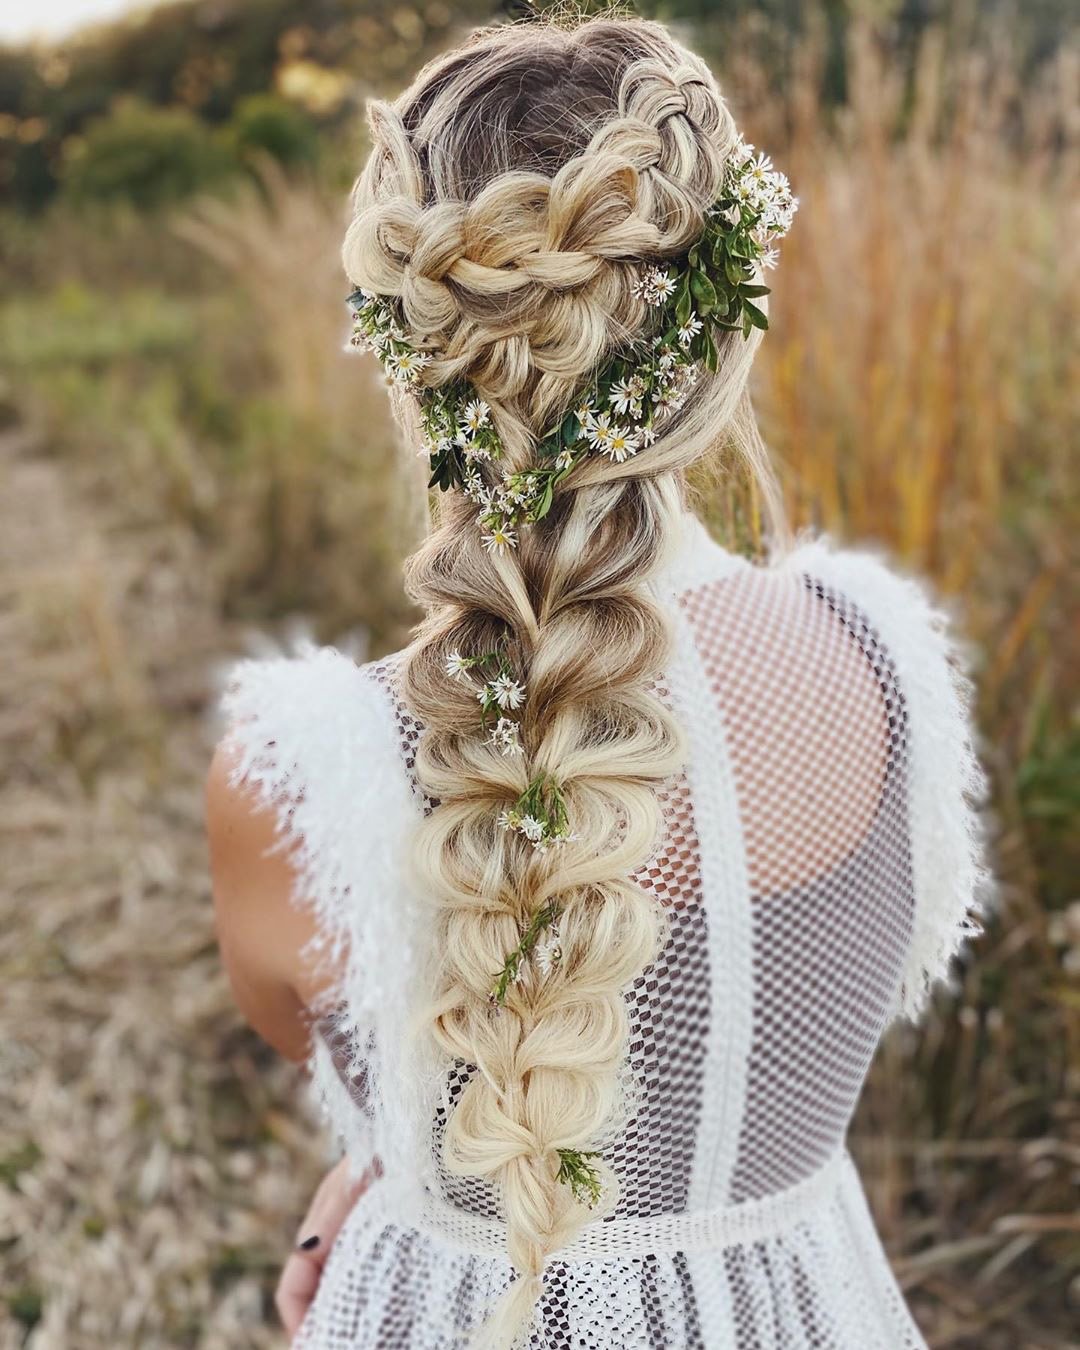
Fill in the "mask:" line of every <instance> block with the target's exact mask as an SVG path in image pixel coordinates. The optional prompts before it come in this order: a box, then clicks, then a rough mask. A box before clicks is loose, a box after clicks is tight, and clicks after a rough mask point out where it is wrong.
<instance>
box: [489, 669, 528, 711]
mask: <svg viewBox="0 0 1080 1350" xmlns="http://www.w3.org/2000/svg"><path fill="white" fill-rule="evenodd" d="M489 688H490V689H491V692H492V697H493V698H494V699H495V702H496V703H497V704H498V705H499V707H500V708H510V709H511V710H513V709H515V708H520V707H521V705H522V704H523V703H524V702H525V688H524V686H523V685H520V684H518V682H517V680H514V679H511V677H510V676H509V675H496V677H495V678H494V679H493V680H492V681H491V684H490V685H489Z"/></svg>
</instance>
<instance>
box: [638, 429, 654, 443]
mask: <svg viewBox="0 0 1080 1350" xmlns="http://www.w3.org/2000/svg"><path fill="white" fill-rule="evenodd" d="M655 440H656V432H655V431H654V430H653V429H652V427H642V428H641V444H642V445H643V446H650V445H652V444H653V442H654V441H655Z"/></svg>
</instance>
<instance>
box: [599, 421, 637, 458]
mask: <svg viewBox="0 0 1080 1350" xmlns="http://www.w3.org/2000/svg"><path fill="white" fill-rule="evenodd" d="M639 445H640V442H639V441H638V438H637V436H635V435H634V433H633V432H631V431H628V430H627V429H626V427H612V429H611V435H610V436H609V437H608V440H607V444H606V445H603V446H601V447H600V448H601V450H602V452H603V453H604V454H605V455H607V456H608V458H609V459H611V460H613V461H614V462H615V463H616V464H622V463H623V462H624V461H625V460H628V459H629V458H630V457H631V456H632V455H636V454H637V452H638V447H639Z"/></svg>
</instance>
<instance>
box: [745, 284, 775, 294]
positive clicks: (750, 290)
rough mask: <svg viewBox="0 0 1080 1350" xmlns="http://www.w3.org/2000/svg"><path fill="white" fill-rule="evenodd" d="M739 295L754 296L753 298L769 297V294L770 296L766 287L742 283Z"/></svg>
mask: <svg viewBox="0 0 1080 1350" xmlns="http://www.w3.org/2000/svg"><path fill="white" fill-rule="evenodd" d="M739 294H740V295H754V296H757V295H769V294H770V291H769V288H768V286H748V285H747V284H746V283H745V282H743V283H742V284H741V285H740V286H739Z"/></svg>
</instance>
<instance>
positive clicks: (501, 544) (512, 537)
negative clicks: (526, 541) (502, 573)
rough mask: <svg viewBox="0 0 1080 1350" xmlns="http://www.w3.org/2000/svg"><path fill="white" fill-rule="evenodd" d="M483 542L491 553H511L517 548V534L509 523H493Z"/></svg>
mask: <svg viewBox="0 0 1080 1350" xmlns="http://www.w3.org/2000/svg"><path fill="white" fill-rule="evenodd" d="M483 544H484V547H485V548H486V549H487V551H488V552H489V553H509V552H510V550H511V549H513V548H517V535H516V534H515V533H514V531H513V530H512V529H511V528H510V526H509V525H492V526H491V528H490V529H489V531H488V533H487V534H485V535H484V538H483Z"/></svg>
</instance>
